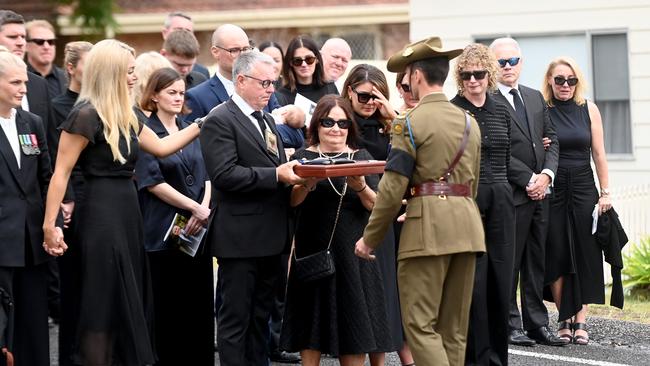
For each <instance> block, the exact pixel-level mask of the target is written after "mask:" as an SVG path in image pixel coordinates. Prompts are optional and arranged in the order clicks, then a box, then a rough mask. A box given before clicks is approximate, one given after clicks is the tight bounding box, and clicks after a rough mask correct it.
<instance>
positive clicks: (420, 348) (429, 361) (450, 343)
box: [397, 252, 476, 366]
mask: <svg viewBox="0 0 650 366" xmlns="http://www.w3.org/2000/svg"><path fill="white" fill-rule="evenodd" d="M475 262H476V253H471V252H466V253H455V254H449V255H441V256H424V257H413V258H406V259H402V260H400V261H399V263H398V268H397V271H398V275H397V276H398V277H397V278H398V285H399V295H400V305H401V309H402V323H403V325H404V331H405V333H406V340H407V342H408V344H409V347H410V348H411V352H412V353H413V359H414V360H415V363H416V364H417V365H418V366H433V365H436V366H446V365H452V366H456V365H463V364H464V362H465V347H466V343H467V326H468V321H469V309H470V305H471V302H472V288H473V286H474V270H475Z"/></svg>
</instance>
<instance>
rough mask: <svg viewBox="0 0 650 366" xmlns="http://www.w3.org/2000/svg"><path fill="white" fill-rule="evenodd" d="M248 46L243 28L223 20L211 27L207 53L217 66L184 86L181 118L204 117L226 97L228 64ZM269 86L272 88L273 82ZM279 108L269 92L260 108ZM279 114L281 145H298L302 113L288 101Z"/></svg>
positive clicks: (229, 88)
mask: <svg viewBox="0 0 650 366" xmlns="http://www.w3.org/2000/svg"><path fill="white" fill-rule="evenodd" d="M252 49H253V48H252V47H251V46H250V43H249V40H248V35H247V34H246V32H244V30H243V29H241V28H240V27H238V26H236V25H234V24H223V25H221V26H219V27H218V28H217V29H216V30H215V31H214V33H213V34H212V47H211V48H210V53H211V54H212V58H214V60H215V61H216V63H217V66H218V69H217V72H216V73H215V74H214V76H213V77H211V78H210V79H208V80H206V81H204V82H203V83H201V84H199V85H197V86H196V87H194V88H192V89H190V90H188V91H187V94H185V98H186V102H187V106H188V107H189V109H190V110H191V112H190V113H189V114H188V115H187V116H186V117H185V120H187V121H193V120H195V119H196V118H200V117H204V116H206V115H207V114H208V112H210V111H211V110H212V108H214V107H216V106H218V105H219V104H221V103H223V102H225V101H227V100H228V99H230V97H231V96H232V94H233V92H234V84H233V82H232V65H233V63H234V62H235V60H236V59H237V58H238V57H239V55H240V54H242V53H243V52H249V51H251V50H252ZM269 87H270V88H273V85H271V86H269ZM279 108H280V104H279V103H278V100H277V99H276V97H275V94H273V95H272V96H271V99H270V100H269V103H268V104H267V106H266V107H265V108H264V110H265V111H266V112H269V113H270V112H272V111H273V110H275V109H279ZM276 116H277V114H274V117H276ZM281 117H282V119H283V121H282V122H284V123H285V124H280V125H278V132H279V133H280V137H281V138H282V142H283V143H284V147H285V148H299V147H302V144H303V141H304V137H302V132H301V131H299V130H298V129H299V128H301V127H302V126H303V125H304V122H305V114H304V113H303V112H302V111H301V110H300V108H297V107H295V106H293V105H291V106H285V107H283V108H282V113H281ZM276 122H279V121H276Z"/></svg>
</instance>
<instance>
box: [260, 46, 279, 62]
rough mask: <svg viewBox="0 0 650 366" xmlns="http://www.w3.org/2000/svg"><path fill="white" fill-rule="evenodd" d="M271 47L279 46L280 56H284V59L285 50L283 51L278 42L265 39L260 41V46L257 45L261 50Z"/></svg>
mask: <svg viewBox="0 0 650 366" xmlns="http://www.w3.org/2000/svg"><path fill="white" fill-rule="evenodd" d="M271 47H274V48H277V49H278V50H280V56H281V57H282V61H284V51H282V46H280V45H279V44H278V43H277V42H274V41H265V42H262V43H260V45H259V47H257V48H258V49H259V50H260V52H264V50H265V49H267V48H271Z"/></svg>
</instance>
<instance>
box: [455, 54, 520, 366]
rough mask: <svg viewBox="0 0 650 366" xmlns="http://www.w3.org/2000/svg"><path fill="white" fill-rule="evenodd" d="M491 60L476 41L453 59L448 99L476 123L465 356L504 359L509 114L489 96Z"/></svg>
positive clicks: (493, 361) (480, 361) (511, 213)
mask: <svg viewBox="0 0 650 366" xmlns="http://www.w3.org/2000/svg"><path fill="white" fill-rule="evenodd" d="M496 65H497V61H496V59H495V57H494V55H493V54H492V52H491V51H490V50H489V49H488V48H487V47H486V46H484V45H482V44H478V43H475V44H471V45H469V46H467V47H465V49H464V50H463V53H462V54H461V55H460V56H459V57H458V59H457V61H456V67H455V70H454V74H455V76H456V86H457V87H458V95H457V96H455V97H454V99H452V100H451V102H452V103H454V104H455V105H457V106H458V107H460V108H462V109H464V110H466V111H467V112H468V113H470V114H471V115H472V116H474V118H475V119H476V122H478V125H479V127H480V129H481V175H480V178H479V184H478V194H477V196H476V203H477V204H478V208H479V211H480V212H481V218H482V219H483V228H484V231H485V244H486V246H487V253H486V254H485V255H482V256H479V257H477V258H476V271H475V274H474V289H473V291H472V306H471V308H470V321H469V330H468V333H467V349H466V352H465V353H466V357H465V362H466V364H468V365H507V364H508V334H509V332H510V331H509V327H508V313H509V309H510V306H509V304H510V291H511V286H512V276H513V270H512V269H513V263H514V254H515V252H514V239H515V205H514V201H513V197H512V187H511V186H510V183H508V167H509V165H510V123H511V121H510V114H509V112H508V109H507V107H506V106H505V105H503V104H501V103H499V102H497V101H495V100H494V98H492V97H491V96H490V93H489V92H490V91H492V90H495V89H496V87H497V80H496V77H497V68H496Z"/></svg>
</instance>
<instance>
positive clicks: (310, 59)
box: [291, 56, 317, 67]
mask: <svg viewBox="0 0 650 366" xmlns="http://www.w3.org/2000/svg"><path fill="white" fill-rule="evenodd" d="M316 60H317V58H316V56H307V57H305V58H300V57H294V58H293V59H291V65H293V66H295V67H298V66H302V63H303V61H304V62H305V63H306V64H307V65H312V64H313V63H314V62H316Z"/></svg>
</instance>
